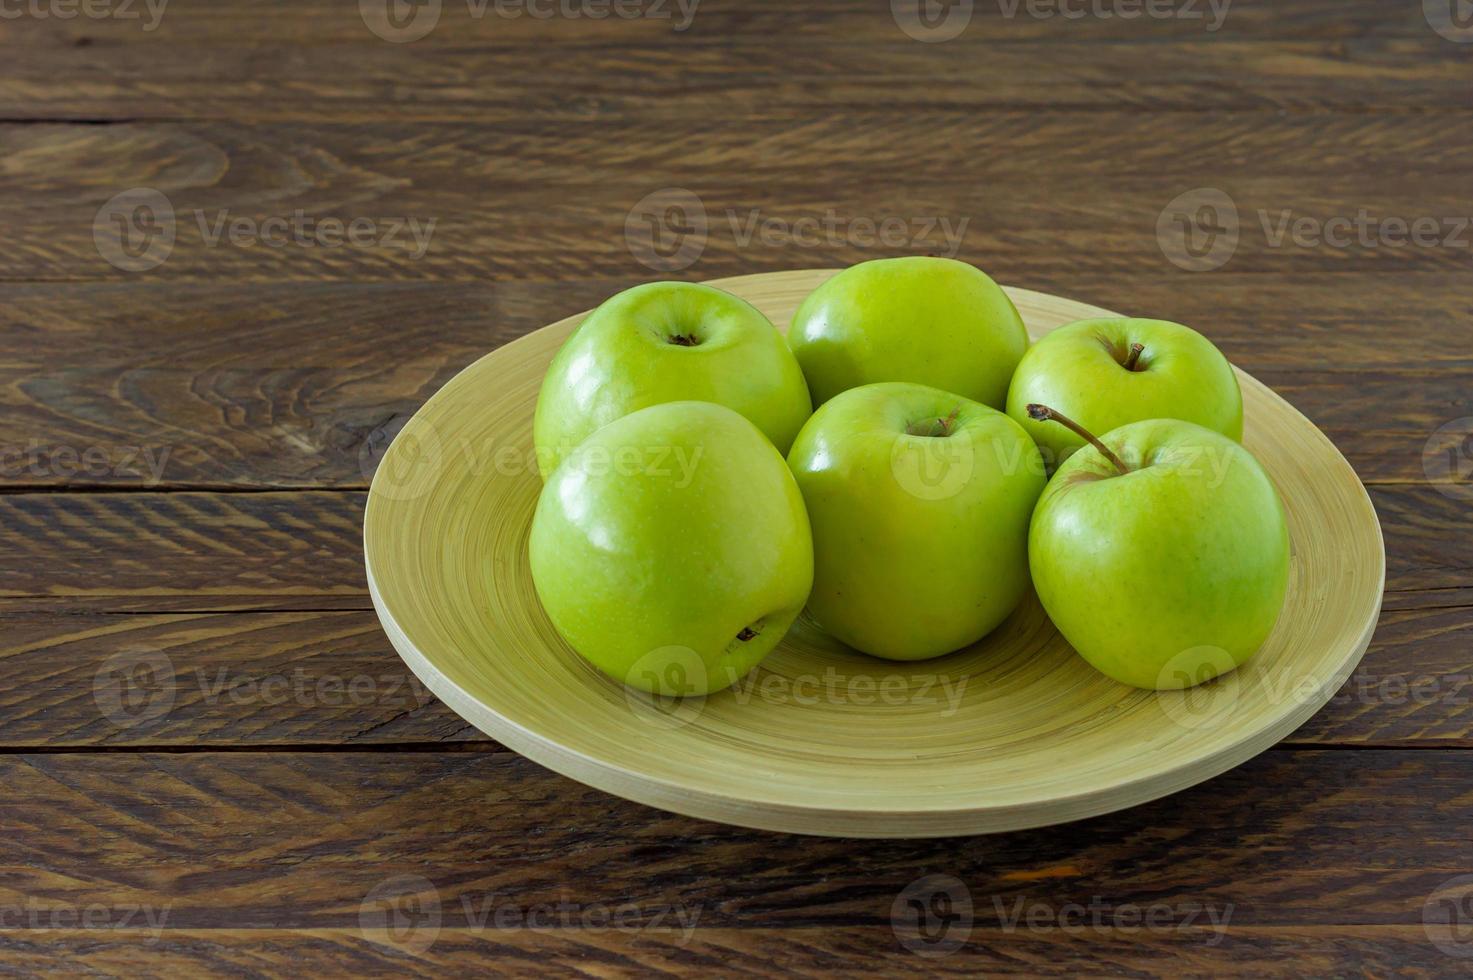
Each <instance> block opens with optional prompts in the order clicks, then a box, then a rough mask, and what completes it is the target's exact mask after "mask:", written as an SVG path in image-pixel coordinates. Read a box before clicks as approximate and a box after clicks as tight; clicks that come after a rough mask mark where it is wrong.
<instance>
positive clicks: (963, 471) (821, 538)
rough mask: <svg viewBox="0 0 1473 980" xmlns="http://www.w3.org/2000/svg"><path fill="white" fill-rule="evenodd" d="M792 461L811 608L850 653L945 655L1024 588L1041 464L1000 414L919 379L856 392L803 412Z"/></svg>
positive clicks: (1002, 613)
mask: <svg viewBox="0 0 1473 980" xmlns="http://www.w3.org/2000/svg"><path fill="white" fill-rule="evenodd" d="M788 465H789V466H790V467H791V468H792V470H793V473H794V475H795V476H796V477H797V481H798V487H799V489H800V490H801V491H802V493H803V500H804V502H805V503H806V505H807V508H808V516H809V520H810V521H811V523H812V526H813V547H814V584H813V593H812V595H811V596H810V597H809V600H808V609H809V613H810V615H811V616H812V617H813V619H814V620H815V621H816V622H817V623H818V625H819V626H820V627H822V628H823V629H824V630H825V631H826V632H828V633H829V634H830V635H832V636H834V637H835V638H837V639H839V640H841V641H843V642H844V643H846V644H848V645H849V646H851V647H853V648H855V649H856V650H860V651H862V652H864V653H868V654H871V655H873V656H877V657H882V658H885V659H889V660H923V659H927V658H930V657H936V656H940V655H941V654H944V653H950V652H951V651H953V650H957V649H960V648H962V647H965V646H967V645H969V644H971V643H973V642H975V641H976V640H978V639H980V638H981V637H983V636H984V635H986V634H987V633H989V632H991V631H992V630H993V629H994V628H995V627H996V626H997V625H998V624H999V623H1001V622H1002V621H1003V620H1004V619H1005V618H1006V617H1007V615H1008V614H1009V613H1011V612H1012V611H1013V609H1014V608H1015V607H1016V606H1017V605H1018V603H1019V601H1020V600H1021V599H1022V598H1023V596H1024V594H1025V593H1026V592H1027V588H1028V520H1029V515H1030V514H1031V513H1032V511H1033V505H1034V502H1035V501H1036V500H1037V499H1038V496H1039V493H1040V492H1041V491H1042V490H1043V487H1044V468H1043V460H1042V459H1041V458H1040V457H1039V454H1038V450H1037V448H1036V447H1035V446H1034V445H1033V442H1032V441H1031V440H1030V439H1029V438H1028V436H1027V434H1026V433H1025V432H1024V431H1023V430H1022V428H1021V427H1019V426H1018V424H1017V423H1016V422H1014V421H1013V420H1012V419H1010V418H1008V417H1007V416H1006V415H1004V414H1003V413H1001V412H999V411H996V410H995V409H992V408H989V407H988V406H986V405H983V404H981V403H980V402H976V401H973V400H971V399H969V398H963V397H961V396H960V395H956V394H952V393H950V392H946V391H942V390H940V389H937V388H930V387H927V386H925V385H917V384H905V383H900V382H886V383H880V384H872V385H865V386H862V387H859V388H851V389H849V390H848V391H845V392H843V393H841V394H840V395H838V396H837V397H835V398H833V399H831V400H829V401H828V402H825V403H824V404H823V405H822V406H820V407H819V409H818V411H817V412H815V413H814V415H813V417H812V418H811V419H809V420H808V424H807V425H805V426H804V427H803V431H802V432H800V433H799V434H798V438H797V440H796V441H795V442H794V443H793V449H792V452H791V453H790V454H789V456H788Z"/></svg>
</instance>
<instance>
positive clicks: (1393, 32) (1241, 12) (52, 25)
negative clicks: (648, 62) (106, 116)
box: [0, 0, 1428, 48]
mask: <svg viewBox="0 0 1473 980" xmlns="http://www.w3.org/2000/svg"><path fill="white" fill-rule="evenodd" d="M1129 6H1130V5H1129V4H1123V5H1121V6H1120V9H1121V10H1122V11H1123V13H1122V14H1120V15H1113V14H1114V10H1115V8H1114V7H1112V6H1109V5H1104V4H1099V5H1089V4H1071V3H1063V4H1051V3H1034V4H1027V3H1021V4H1017V5H1013V4H1002V3H977V4H976V5H975V6H974V8H973V10H972V11H971V12H970V20H969V21H968V23H967V25H966V31H965V34H964V35H962V36H961V37H960V38H958V39H957V41H958V42H959V43H967V42H968V41H969V40H970V41H975V42H982V41H986V42H989V43H996V42H1008V41H1019V40H1046V41H1049V42H1051V43H1052V44H1054V45H1056V46H1060V47H1065V46H1068V45H1070V44H1073V43H1092V44H1097V43H1100V42H1103V41H1107V40H1117V41H1118V40H1136V41H1154V42H1159V43H1164V42H1169V41H1172V40H1175V39H1183V38H1193V37H1200V36H1202V35H1203V34H1212V35H1216V36H1218V37H1221V38H1224V39H1227V38H1232V39H1235V40H1246V39H1252V38H1257V39H1267V40H1273V39H1279V40H1282V39H1288V38H1299V39H1303V40H1343V41H1353V40H1357V39H1366V38H1403V39H1411V40H1420V39H1424V38H1425V37H1426V35H1427V33H1428V24H1427V21H1426V20H1425V18H1424V17H1423V16H1422V15H1421V13H1420V11H1419V10H1417V9H1415V8H1411V9H1408V8H1404V7H1399V6H1395V5H1387V4H1370V3H1360V4H1346V3H1344V2H1342V0H1299V2H1298V3H1296V4H1295V5H1294V6H1293V7H1292V8H1284V7H1283V6H1282V5H1279V4H1276V3H1275V2H1274V0H1232V2H1231V3H1230V4H1227V5H1221V4H1220V5H1219V6H1227V7H1228V10H1227V16H1221V15H1219V14H1218V13H1217V12H1216V11H1214V10H1212V9H1211V5H1210V4H1208V3H1206V2H1205V0H1204V2H1194V3H1190V4H1189V3H1178V4H1172V5H1150V6H1152V7H1153V8H1154V9H1155V10H1159V9H1161V8H1162V7H1165V8H1166V10H1165V12H1164V13H1161V14H1153V13H1148V12H1147V11H1146V10H1145V9H1144V8H1145V7H1146V6H1147V5H1140V6H1141V8H1142V9H1141V12H1140V13H1139V14H1137V15H1135V16H1132V15H1131V13H1130V12H1129V11H1128V10H1126V8H1127V7H1129ZM130 7H131V11H119V12H118V13H119V15H118V16H113V17H106V18H87V17H80V16H79V17H75V18H71V19H61V18H53V19H50V20H39V21H37V22H35V23H26V22H22V23H15V22H14V21H15V20H19V18H14V19H12V21H11V22H10V23H8V24H7V25H5V26H6V28H7V30H6V32H5V34H0V38H5V39H15V40H22V39H24V40H34V41H37V42H40V41H41V40H43V39H44V40H45V41H48V42H52V43H57V44H61V43H70V44H76V43H77V42H78V41H79V40H82V39H86V40H88V41H90V42H91V43H104V42H105V43H107V44H109V45H126V44H138V45H149V44H155V45H156V44H158V43H159V42H160V41H164V42H167V43H173V44H222V43H255V44H265V43H270V44H277V45H283V44H289V45H293V46H303V47H307V46H314V45H343V44H352V43H362V44H374V43H377V42H376V39H375V37H374V36H373V35H371V34H370V33H369V31H368V30H367V27H366V23H365V21H364V19H363V16H362V15H361V14H360V13H359V12H358V10H357V8H354V7H350V8H348V9H346V10H345V9H343V8H342V7H341V6H340V5H338V4H334V3H332V2H331V0H298V2H295V3H290V4H287V3H281V2H277V3H270V2H268V3H250V2H242V0H226V2H216V3H211V4H205V5H194V4H190V5H184V6H180V7H177V8H174V9H166V12H165V15H164V16H163V17H159V18H155V17H153V16H151V11H149V10H148V9H147V8H146V5H144V4H142V3H139V4H136V5H130ZM263 7H265V8H268V9H271V10H272V13H271V14H269V15H263V14H262V13H261V9H262V8H263ZM614 7H617V8H618V9H611V8H614ZM691 7H694V8H695V9H694V11H693V16H690V17H689V18H687V16H686V14H687V11H688V10H689V8H691ZM1102 8H1103V10H1104V12H1105V15H1104V16H1098V15H1093V12H1094V11H1096V10H1100V9H1102ZM566 11H572V14H571V15H570V14H568V13H566ZM130 12H136V13H133V15H132V16H127V14H128V13H130ZM636 14H637V15H638V16H635V15H636ZM155 21H157V23H156V26H151V25H153V24H154V22H155ZM672 34H679V35H680V40H681V41H682V42H683V43H686V44H690V45H702V44H705V45H719V44H723V43H730V42H732V41H742V42H748V43H750V42H755V41H774V40H777V41H781V40H805V41H819V42H821V41H835V40H843V41H845V42H848V43H857V42H863V43H874V42H885V41H894V40H899V39H903V38H904V37H905V35H904V34H903V33H902V31H901V30H900V27H899V24H898V22H897V20H896V17H895V15H894V14H892V13H891V11H890V8H889V5H888V4H880V5H878V6H877V5H875V4H873V3H869V2H867V0H830V2H828V3H825V4H824V5H823V6H822V7H815V8H814V9H812V10H806V9H805V10H798V9H795V8H793V6H792V5H791V4H787V3H784V2H783V0H742V2H741V3H736V2H732V0H700V2H699V3H697V4H689V3H687V4H685V6H682V5H681V4H680V3H678V2H674V0H672V2H669V3H660V4H656V3H653V2H646V3H640V4H623V5H608V4H602V5H601V4H598V3H592V4H587V5H583V4H572V3H563V4H554V3H546V4H544V3H540V2H538V0H533V2H531V3H503V4H500V5H495V4H481V3H474V4H472V3H456V2H446V3H444V4H443V6H442V9H441V11H440V14H439V18H438V21H437V22H436V25H435V28H434V30H432V31H431V32H430V33H429V34H427V35H426V36H424V37H423V38H421V39H419V40H417V41H415V42H414V43H415V45H417V46H422V47H437V48H454V47H456V46H458V45H464V44H468V43H474V44H476V45H477V46H481V47H527V46H537V47H546V46H555V47H574V48H576V47H583V46H587V45H590V44H596V43H601V42H602V43H612V42H624V43H628V42H629V41H631V40H647V41H657V40H661V39H665V38H669V37H670V35H672ZM83 46H86V45H83Z"/></svg>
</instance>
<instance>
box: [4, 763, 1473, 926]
mask: <svg viewBox="0 0 1473 980" xmlns="http://www.w3.org/2000/svg"><path fill="white" fill-rule="evenodd" d="M0 779H3V783H4V785H5V786H6V790H7V791H6V793H5V794H4V796H3V797H0V820H3V824H4V826H5V828H6V833H5V834H4V835H3V836H0V866H3V867H5V868H6V869H7V873H6V874H5V875H4V876H3V877H0V906H3V907H6V908H16V907H21V908H23V907H25V906H26V903H28V902H30V903H38V904H41V905H42V906H66V907H75V908H81V907H86V906H89V905H102V906H106V907H109V908H118V907H120V906H122V905H123V904H125V903H131V904H132V905H134V906H140V907H145V908H152V909H155V910H158V909H163V908H166V907H167V908H168V909H169V910H170V911H169V918H168V926H169V928H177V929H186V928H222V927H224V928H234V929H268V928H269V929H282V928H291V929H308V928H310V929H318V928H345V929H352V928H356V927H357V926H358V924H359V912H360V907H361V904H362V902H363V901H364V900H365V899H368V898H369V897H370V895H371V893H373V891H374V889H375V888H379V887H380V886H383V885H384V883H385V882H386V880H388V879H391V878H393V877H394V876H398V875H417V876H420V877H421V878H423V879H426V880H427V881H429V882H430V884H431V887H432V888H433V889H434V894H435V896H436V897H437V898H438V900H439V902H440V903H441V906H442V908H446V909H451V910H461V909H464V908H466V907H467V906H466V905H465V904H463V903H465V902H467V901H468V902H469V907H470V908H472V909H483V908H485V907H486V903H487V902H488V901H490V902H491V903H492V904H493V907H494V904H495V903H496V902H497V901H498V900H499V901H501V902H503V903H507V904H510V905H511V906H512V907H513V909H514V910H516V909H520V910H525V909H527V908H529V907H531V906H534V905H544V904H547V903H557V902H560V901H562V902H568V901H571V902H576V903H580V904H581V905H582V906H585V907H586V906H591V905H594V904H601V905H605V906H609V905H621V904H630V905H633V906H635V907H636V908H637V909H638V911H637V912H636V913H635V914H634V915H633V916H632V921H633V922H634V923H645V924H648V923H651V922H653V921H654V919H655V916H656V915H657V914H659V913H660V912H661V911H662V910H663V911H664V913H665V914H666V915H667V916H668V915H669V914H670V913H672V912H674V911H675V910H679V909H685V910H696V911H698V912H699V915H700V919H699V924H700V925H703V926H706V927H737V926H739V927H741V928H763V927H805V926H809V927H829V926H834V925H840V924H872V925H880V926H886V925H888V924H889V922H890V916H891V909H892V906H893V904H894V902H895V899H896V897H897V895H898V894H899V893H900V892H901V891H902V890H903V889H905V888H906V887H907V886H908V885H910V884H911V883H912V882H914V881H916V880H917V879H918V878H921V877H923V876H926V875H931V874H938V873H945V874H951V875H953V876H955V877H956V878H958V879H959V880H960V881H961V882H963V883H964V884H965V886H966V888H967V890H968V892H969V894H970V895H971V898H972V901H973V905H974V908H975V909H976V910H977V911H976V914H977V917H978V920H979V921H981V922H988V923H992V924H995V925H996V924H1000V923H1002V922H1003V921H1004V918H1005V916H1006V915H1008V914H1009V912H1010V910H1012V909H1015V908H1017V906H1018V902H1019V900H1022V902H1023V903H1024V904H1025V906H1026V905H1030V904H1040V905H1042V906H1044V907H1045V908H1048V909H1053V910H1059V909H1061V908H1062V907H1063V906H1065V905H1066V904H1069V903H1079V902H1083V903H1086V904H1087V903H1089V902H1091V901H1092V900H1094V899H1095V898H1096V897H1099V898H1100V899H1101V900H1102V901H1105V902H1108V903H1110V904H1112V905H1123V904H1125V903H1135V904H1141V905H1151V904H1164V905H1170V906H1172V907H1176V908H1182V907H1185V906H1187V905H1189V904H1194V905H1195V906H1196V907H1197V908H1199V909H1200V908H1203V907H1206V906H1211V907H1215V908H1218V909H1226V908H1227V906H1228V905H1229V903H1230V904H1231V906H1232V909H1233V911H1232V923H1233V924H1235V925H1238V926H1243V927H1248V926H1264V925H1296V926H1309V925H1335V924H1364V925H1399V926H1408V927H1414V928H1415V927H1420V925H1421V918H1422V907H1423V905H1424V903H1426V902H1427V901H1428V899H1429V898H1430V897H1431V896H1432V895H1433V894H1434V892H1435V890H1436V889H1438V888H1439V886H1441V885H1442V884H1443V883H1444V882H1446V881H1447V880H1448V879H1450V878H1452V877H1453V876H1456V875H1461V874H1465V873H1466V869H1467V867H1468V864H1469V861H1470V860H1473V843H1470V841H1469V840H1468V838H1467V835H1466V834H1465V833H1464V832H1463V828H1464V827H1465V826H1466V823H1467V820H1468V817H1469V796H1468V791H1467V788H1468V785H1469V780H1470V779H1473V754H1470V753H1467V752H1459V751H1448V750H1436V749H1433V750H1427V751H1420V752H1395V751H1379V750H1366V751H1355V752H1338V751H1329V752H1308V751H1286V752H1271V753H1268V754H1266V755H1264V756H1261V757H1259V758H1258V759H1256V760H1253V761H1251V762H1249V763H1247V764H1246V765H1244V766H1242V767H1240V768H1239V769H1237V770H1234V771H1233V772H1230V773H1227V774H1225V775H1223V776H1220V777H1218V778H1217V779H1215V780H1212V781H1211V782H1209V783H1206V784H1204V785H1202V786H1198V787H1195V788H1193V789H1190V790H1187V791H1184V792H1183V793H1180V794H1177V795H1175V796H1172V797H1170V798H1167V799H1164V800H1161V801H1157V802H1155V803H1151V804H1147V805H1144V806H1141V807H1139V808H1136V809H1133V810H1130V811H1128V812H1124V813H1120V814H1115V815H1111V816H1106V817H1101V818H1096V819H1094V820H1090V821H1086V822H1082V823H1077V824H1073V825H1069V826H1065V827H1053V828H1047V829H1042V830H1037V831H1028V832H1023V833H1016V834H1009V835H1006V836H1002V837H974V838H968V839H952V840H921V841H901V840H895V841H867V842H863V843H858V842H854V841H846V840H835V839H819V838H800V837H793V836H787V835H778V834H771V833H764V832H758V831H744V830H740V829H736V828H730V827H724V826H718V825H715V824H710V823H704V822H699V821H695V820H690V819H687V818H684V817H678V816H674V815H669V814H664V813H661V812H659V811H656V810H652V809H649V808H646V807H643V806H640V805H638V804H634V803H629V802H626V801H622V800H618V799H615V798H613V797H610V796H607V795H605V794H603V793H600V792H598V791H595V790H592V789H588V788H585V787H583V786H581V785H580V784H577V783H574V782H572V781H570V780H567V779H564V778H562V777H560V776H556V775H553V774H551V773H549V772H547V771H546V770H543V769H541V768H539V767H537V766H536V765H534V764H532V763H530V762H527V761H526V760H524V759H522V758H520V757H519V756H516V755H513V754H511V753H493V754H487V753H446V752H427V753H421V752H393V753H380V752H368V753H352V752H347V753H334V752H317V753H271V752H268V753H254V752H236V753H186V754H159V753H134V752H127V753H116V752H114V753H100V754H99V753H80V754H76V753H61V754H29V755H4V756H0ZM1368 842H1374V844H1368ZM380 894H382V892H381V893H380ZM498 896H499V897H500V898H499V899H498ZM1347 896H1353V901H1351V902H1347Z"/></svg>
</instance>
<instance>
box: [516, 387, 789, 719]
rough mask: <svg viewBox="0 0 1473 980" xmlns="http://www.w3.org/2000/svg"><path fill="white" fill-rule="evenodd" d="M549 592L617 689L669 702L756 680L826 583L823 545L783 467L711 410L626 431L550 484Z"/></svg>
mask: <svg viewBox="0 0 1473 980" xmlns="http://www.w3.org/2000/svg"><path fill="white" fill-rule="evenodd" d="M529 548H530V558H531V571H532V581H533V585H534V586H535V588H536V590H537V595H538V597H539V598H540V599H541V601H542V606H543V608H544V609H545V610H546V611H547V615H548V617H549V618H550V619H551V620H552V624H553V626H554V628H556V630H557V632H558V633H559V635H561V636H562V637H563V639H564V640H566V641H567V642H568V644H569V645H570V646H571V647H572V648H573V649H574V650H576V651H577V652H578V653H579V654H580V655H582V656H583V657H584V658H585V659H586V660H588V661H589V662H590V663H592V664H593V665H594V666H595V667H597V668H598V669H599V670H601V671H603V672H604V673H605V674H608V675H609V676H610V677H612V678H614V679H615V680H617V681H620V682H622V683H624V684H627V685H629V686H631V687H635V688H638V689H640V690H645V691H650V692H652V693H656V694H661V695H668V696H684V695H702V694H709V693H711V692H713V691H718V690H721V689H722V688H725V687H727V686H729V685H730V684H732V683H734V682H735V681H736V680H738V679H740V678H741V677H742V675H744V674H746V673H747V672H748V671H749V670H751V669H752V668H753V667H755V666H756V665H757V664H758V663H759V662H760V661H761V660H762V659H763V658H764V657H765V656H767V654H768V653H769V652H770V651H771V650H772V649H773V647H775V646H776V645H777V643H778V641H779V640H781V639H782V637H783V635H784V634H785V633H786V632H787V631H788V628H789V627H790V626H791V625H792V623H793V620H794V619H796V618H797V616H798V614H799V613H800V612H801V611H802V609H803V604H804V602H805V600H807V598H808V593H809V589H810V588H811V586H812V584H813V539H812V535H811V533H810V530H809V523H808V515H807V513H806V512H805V510H804V508H803V498H802V497H801V496H800V495H799V492H798V487H797V484H796V483H795V482H794V480H793V476H792V474H791V473H790V472H789V471H788V467H787V464H786V463H785V462H784V460H783V458H782V455H781V454H780V453H778V451H777V450H776V449H775V448H773V445H772V443H771V442H769V441H768V439H767V437H766V436H764V435H763V434H762V433H761V432H760V431H758V429H757V428H756V427H755V426H753V425H752V423H751V422H748V421H747V420H746V419H745V418H743V417H742V416H740V415H738V414H737V413H736V412H733V411H732V410H731V409H729V408H725V407H723V406H721V405H716V404H713V403H710V402H694V401H680V402H666V403H663V404H660V405H655V406H651V407H649V408H644V409H640V410H639V411H636V412H633V413H631V414H629V415H625V416H623V417H622V418H619V419H616V420H614V421H613V422H611V423H609V424H608V425H606V426H604V427H603V428H601V429H599V430H598V431H597V432H595V433H594V434H593V435H591V436H589V437H588V438H587V439H586V440H584V441H583V442H582V443H581V444H580V445H579V446H578V447H577V448H576V449H575V450H574V451H573V452H572V453H571V454H570V455H569V456H568V457H567V459H565V460H564V461H563V464H562V465H561V466H559V467H558V468H557V469H556V470H555V471H553V473H552V474H551V475H550V476H549V478H548V479H547V482H546V483H545V485H544V486H543V488H542V494H541V496H540V497H539V498H538V501H537V510H536V513H535V514H534V516H533V519H532V530H531V539H530V545H529Z"/></svg>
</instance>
